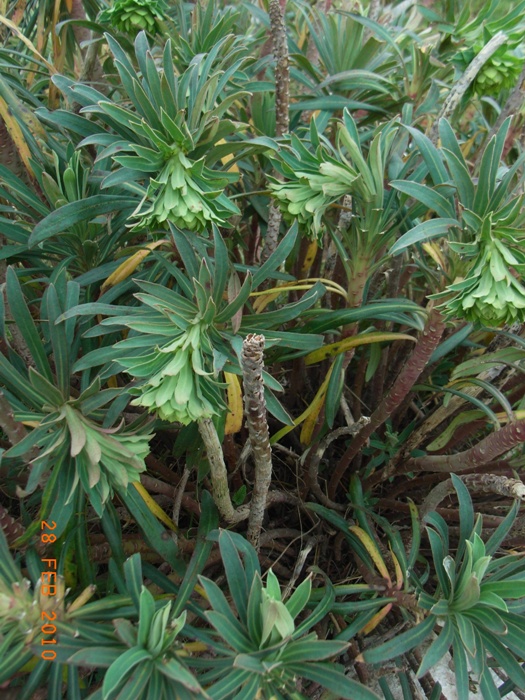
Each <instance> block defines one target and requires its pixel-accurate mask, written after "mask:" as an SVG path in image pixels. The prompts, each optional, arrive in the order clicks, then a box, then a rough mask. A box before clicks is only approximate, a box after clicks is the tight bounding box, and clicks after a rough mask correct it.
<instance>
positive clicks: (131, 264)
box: [101, 238, 168, 292]
mask: <svg viewBox="0 0 525 700" xmlns="http://www.w3.org/2000/svg"><path fill="white" fill-rule="evenodd" d="M167 242H168V241H167V240H166V239H165V238H163V239H162V240H160V241H154V242H153V243H147V244H146V246H145V248H144V249H143V250H137V252H136V253H133V255H132V256H131V257H129V258H128V259H127V260H125V261H124V262H123V263H122V264H121V265H119V266H118V267H117V269H116V270H115V271H114V272H112V273H111V274H110V276H109V277H108V278H107V279H106V281H105V282H104V284H103V285H102V287H101V292H103V291H104V290H105V289H107V288H108V287H114V286H115V285H116V284H118V283H119V282H122V280H125V279H127V278H128V277H129V276H130V275H131V274H132V273H133V272H135V270H136V269H137V267H138V266H139V265H140V263H141V262H142V261H143V260H144V258H146V257H147V256H148V255H149V254H150V253H151V251H152V250H154V249H155V248H158V247H159V246H160V245H162V244H163V243H167Z"/></svg>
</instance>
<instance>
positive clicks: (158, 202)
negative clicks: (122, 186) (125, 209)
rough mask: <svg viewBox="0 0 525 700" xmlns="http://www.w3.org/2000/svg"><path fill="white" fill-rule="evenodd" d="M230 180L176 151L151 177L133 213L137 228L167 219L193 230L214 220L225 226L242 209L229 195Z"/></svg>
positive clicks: (202, 162) (199, 161)
mask: <svg viewBox="0 0 525 700" xmlns="http://www.w3.org/2000/svg"><path fill="white" fill-rule="evenodd" d="M227 183H228V180H227V179H225V178H222V177H221V176H220V175H219V173H217V172H214V171H213V170H210V169H209V168H206V167H205V166H204V159H203V158H202V159H201V160H198V161H192V160H190V159H189V158H188V157H187V156H185V155H184V153H183V152H182V151H178V152H176V153H174V154H173V155H172V156H171V158H170V159H169V160H168V161H167V162H166V164H165V165H164V167H163V169H162V170H161V171H160V173H159V175H158V176H157V177H155V178H152V179H151V180H150V183H149V186H148V189H147V192H146V195H145V196H144V198H143V200H142V201H141V203H140V204H139V206H138V207H137V209H136V210H135V212H133V215H132V216H133V217H134V218H135V219H137V221H136V223H135V224H134V227H133V228H134V229H139V228H140V229H142V228H151V227H153V226H159V225H161V226H163V225H165V223H166V222H167V221H171V223H172V224H174V225H175V226H178V227H180V228H186V229H189V230H190V231H203V230H204V229H205V228H206V227H208V226H209V225H210V224H211V223H216V224H218V225H221V226H223V225H225V224H226V219H227V218H228V217H230V216H232V215H233V214H239V213H240V212H239V209H238V208H237V207H236V206H235V205H234V204H233V203H232V202H230V200H229V199H228V198H227V197H226V195H225V194H224V188H225V186H226V185H227Z"/></svg>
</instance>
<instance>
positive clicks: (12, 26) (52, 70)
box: [0, 15, 57, 75]
mask: <svg viewBox="0 0 525 700" xmlns="http://www.w3.org/2000/svg"><path fill="white" fill-rule="evenodd" d="M0 23H1V24H4V25H5V26H6V27H9V29H10V30H11V31H12V32H13V34H14V35H15V36H16V37H17V38H18V39H20V41H21V42H22V43H24V44H25V45H26V46H27V48H28V49H29V50H30V51H31V52H32V53H33V54H34V55H35V56H36V57H37V58H38V59H39V60H40V61H42V63H43V64H44V65H45V66H46V68H47V69H48V71H49V72H50V73H51V75H54V74H55V73H57V70H56V68H55V67H54V66H53V64H52V63H50V62H49V61H46V59H45V58H44V57H43V56H42V54H41V53H40V51H38V50H37V48H36V46H35V45H34V44H33V42H32V41H31V40H30V39H28V38H27V37H26V36H25V35H24V34H23V33H22V32H21V31H20V29H19V28H18V27H17V26H16V24H15V23H14V22H12V21H11V20H10V19H7V17H4V16H3V15H0Z"/></svg>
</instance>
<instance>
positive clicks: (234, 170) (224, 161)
mask: <svg viewBox="0 0 525 700" xmlns="http://www.w3.org/2000/svg"><path fill="white" fill-rule="evenodd" d="M225 143H226V139H221V140H220V141H217V143H216V145H217V146H221V145H222V144H225ZM230 160H233V156H232V154H231V153H229V154H228V155H227V156H223V157H222V158H221V163H222V164H223V165H227V164H228V163H229V162H230ZM228 172H230V173H238V172H239V166H238V165H237V163H233V164H232V165H231V166H230V167H229V168H228Z"/></svg>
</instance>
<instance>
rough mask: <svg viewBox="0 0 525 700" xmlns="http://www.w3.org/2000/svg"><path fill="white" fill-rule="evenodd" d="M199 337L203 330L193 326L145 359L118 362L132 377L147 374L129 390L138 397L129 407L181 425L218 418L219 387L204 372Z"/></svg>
mask: <svg viewBox="0 0 525 700" xmlns="http://www.w3.org/2000/svg"><path fill="white" fill-rule="evenodd" d="M202 336H203V331H202V329H201V328H200V326H199V324H195V325H192V326H190V328H189V330H188V331H186V332H184V333H181V334H180V335H179V336H178V337H177V338H176V339H175V340H174V341H172V342H171V343H168V344H166V345H164V346H163V347H156V348H155V349H154V350H153V352H151V353H149V354H148V355H145V356H144V355H143V356H141V357H137V358H125V359H122V360H120V362H121V364H122V365H124V367H125V368H126V371H127V372H128V373H129V374H131V375H133V376H135V377H143V376H146V375H145V370H147V371H148V374H147V379H146V382H145V383H144V384H142V385H141V386H140V387H138V388H136V389H132V392H133V393H135V394H138V396H137V398H136V399H134V400H133V402H132V403H133V404H134V405H135V406H144V407H145V408H147V409H148V410H149V411H156V412H157V413H158V415H159V417H160V418H162V419H163V420H167V421H170V422H178V423H182V424H183V425H188V424H189V423H192V422H194V421H198V420H202V419H203V418H211V416H213V415H216V414H218V413H219V411H220V410H221V409H222V408H223V406H222V402H220V401H217V388H218V387H219V385H218V384H217V382H215V381H214V380H213V379H212V377H211V374H212V373H211V372H207V371H206V370H205V369H204V363H205V361H204V358H203V355H202V343H203V342H204V343H205V342H206V340H205V339H204V338H203V337H202ZM151 370H154V371H153V372H152V371H151Z"/></svg>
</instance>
